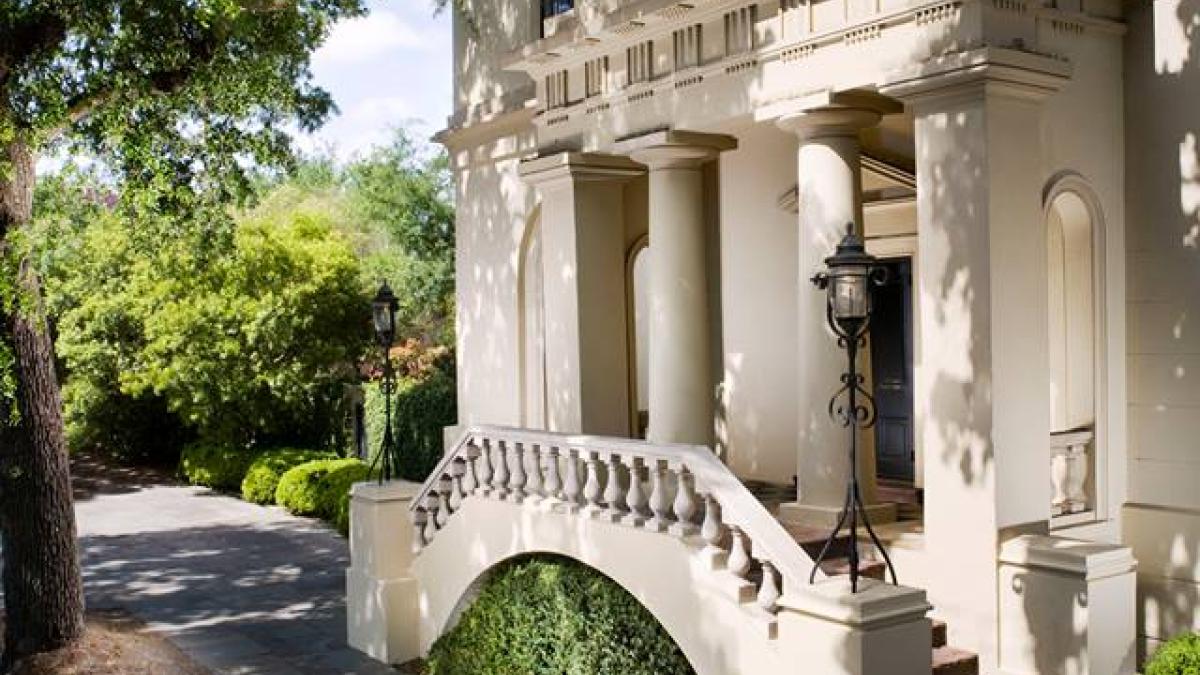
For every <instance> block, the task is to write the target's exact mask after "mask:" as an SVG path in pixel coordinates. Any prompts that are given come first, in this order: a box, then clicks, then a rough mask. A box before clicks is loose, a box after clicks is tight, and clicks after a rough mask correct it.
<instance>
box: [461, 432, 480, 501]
mask: <svg viewBox="0 0 1200 675" xmlns="http://www.w3.org/2000/svg"><path fill="white" fill-rule="evenodd" d="M478 455H479V453H478V452H477V451H476V449H475V446H473V445H468V446H467V447H465V448H463V455H462V461H463V469H464V470H465V471H464V473H463V480H462V488H463V496H464V497H466V496H468V495H472V494H474V493H475V489H476V488H478V487H479V476H478V474H476V473H475V462H476V461H478V460H477V457H478Z"/></svg>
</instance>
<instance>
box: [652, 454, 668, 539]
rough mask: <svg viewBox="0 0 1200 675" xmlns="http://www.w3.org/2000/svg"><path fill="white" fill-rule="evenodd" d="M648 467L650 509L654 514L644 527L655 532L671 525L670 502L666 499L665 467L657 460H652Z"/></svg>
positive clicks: (663, 530)
mask: <svg viewBox="0 0 1200 675" xmlns="http://www.w3.org/2000/svg"><path fill="white" fill-rule="evenodd" d="M652 461H653V464H651V466H650V467H649V468H650V511H651V512H653V514H654V516H653V517H652V518H651V519H650V521H649V522H647V523H646V527H647V528H649V529H651V530H654V531H655V532H666V531H667V528H669V527H670V526H671V521H670V517H671V504H670V502H669V501H667V481H666V480H664V478H665V474H666V467H664V466H663V462H661V461H659V460H652Z"/></svg>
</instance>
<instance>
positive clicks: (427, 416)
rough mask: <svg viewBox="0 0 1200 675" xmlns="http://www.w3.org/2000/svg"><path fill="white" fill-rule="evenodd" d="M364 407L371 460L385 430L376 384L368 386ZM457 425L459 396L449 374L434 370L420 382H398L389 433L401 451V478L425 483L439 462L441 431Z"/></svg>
mask: <svg viewBox="0 0 1200 675" xmlns="http://www.w3.org/2000/svg"><path fill="white" fill-rule="evenodd" d="M450 368H453V364H451V365H450V366H448V367H447V369H450ZM365 405H366V428H367V443H368V444H369V449H370V456H371V457H374V456H375V455H376V454H378V452H379V446H380V443H382V441H383V430H384V401H383V394H382V393H381V391H380V387H379V385H378V384H376V383H372V384H369V385H367V387H366V403H365ZM457 421H458V393H457V389H456V387H455V382H454V376H453V375H452V374H451V373H450V372H447V370H443V369H435V370H433V371H432V372H430V373H428V374H426V375H424V376H422V377H421V378H411V377H406V378H401V379H400V381H399V382H398V383H397V386H396V396H395V398H394V399H393V400H392V433H393V434H394V435H395V438H396V443H397V446H398V447H399V448H400V476H401V477H402V478H406V479H408V480H412V481H418V482H419V481H424V480H425V478H426V477H428V476H429V473H430V472H431V471H433V469H434V467H435V466H437V463H438V461H439V460H441V458H442V452H443V450H444V448H443V440H442V430H443V429H444V428H445V427H447V426H450V425H452V424H454V423H455V422H457Z"/></svg>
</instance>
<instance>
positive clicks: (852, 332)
mask: <svg viewBox="0 0 1200 675" xmlns="http://www.w3.org/2000/svg"><path fill="white" fill-rule="evenodd" d="M877 262H878V261H877V259H876V258H875V256H873V255H871V254H869V253H867V252H866V249H865V248H864V246H863V241H862V239H861V238H859V237H858V236H857V235H856V234H855V233H854V225H853V223H850V224H847V225H846V236H845V237H843V238H842V240H841V242H839V243H838V245H837V250H836V251H835V252H834V254H833V255H832V256H829V257H828V258H826V259H825V265H826V267H827V268H828V269H827V271H825V272H821V273H819V274H817V275H816V276H814V277H813V278H812V282H813V284H814V285H815V286H816V287H817V288H819V289H821V290H823V291H826V292H827V294H828V297H827V300H826V303H825V317H826V320H827V321H828V322H829V327H830V328H831V329H832V330H833V332H834V335H836V336H837V342H838V346H839V347H841V348H842V349H844V350H846V359H847V368H846V372H844V373H842V377H841V387H840V388H839V389H838V390H837V392H836V393H834V395H833V398H831V399H830V400H829V416H830V417H831V418H833V421H834V422H835V423H837V424H840V425H841V426H843V427H845V428H847V429H848V430H849V433H850V479H849V481H848V483H847V485H846V501H845V504H844V505H843V506H842V511H841V513H840V515H839V516H838V521H837V525H835V526H834V528H833V532H832V533H830V535H829V539H828V540H827V541H826V542H825V546H824V547H822V549H821V553H820V555H818V556H817V559H816V560H815V561H814V562H813V569H812V573H811V574H810V575H809V582H810V583H811V582H812V581H813V579H815V578H816V574H817V569H818V567H819V566H820V564H821V561H822V560H824V558H825V556H826V555H827V554H828V553H829V551H830V549H831V548H832V546H833V543H834V542H835V541H836V540H837V539H838V533H839V532H841V530H842V527H843V526H844V525H845V524H846V522H847V521H849V523H850V556H849V557H850V560H849V563H850V592H851V593H857V592H858V577H859V569H858V565H859V553H858V523H859V519H860V518H861V519H862V524H863V527H864V528H865V529H866V530H867V533H868V534H870V536H871V541H872V542H873V543H874V544H875V547H876V548H877V549H879V552H880V554H881V555H882V556H883V560H884V562H885V563H887V569H888V572H890V573H891V576H892V583H896V569H895V568H894V567H893V566H892V560H891V558H889V557H888V554H887V551H885V550H884V548H883V544H882V543H881V542H880V541H879V537H877V536H876V535H875V530H874V529H873V528H872V527H871V522H870V520H868V519H867V510H866V508H865V507H864V506H863V502H862V493H861V492H860V490H859V485H858V435H859V433H860V432H861V431H862V430H864V429H869V428H871V426H873V425H874V424H875V401H874V399H873V398H872V397H871V395H870V394H868V393H867V391H866V389H865V388H864V387H863V382H864V378H863V376H862V374H861V373H860V372H858V351H859V349H863V348H865V347H866V344H867V335H868V333H869V332H870V328H871V313H872V306H871V286H872V285H873V284H874V285H877V284H880V283H882V282H883V281H885V279H886V275H887V269H886V268H884V267H882V266H880V265H878V264H876V263H877Z"/></svg>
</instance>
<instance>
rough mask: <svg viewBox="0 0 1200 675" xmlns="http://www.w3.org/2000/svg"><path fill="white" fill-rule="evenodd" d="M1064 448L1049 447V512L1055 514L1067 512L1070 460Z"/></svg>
mask: <svg viewBox="0 0 1200 675" xmlns="http://www.w3.org/2000/svg"><path fill="white" fill-rule="evenodd" d="M1066 450H1067V449H1066V448H1063V447H1052V448H1050V452H1051V454H1050V487H1051V488H1052V490H1053V494H1052V495H1051V497H1050V512H1051V513H1052V514H1054V515H1056V516H1059V515H1062V514H1064V513H1067V483H1068V475H1069V474H1070V471H1071V462H1070V461H1069V459H1068V457H1067V451H1066Z"/></svg>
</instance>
